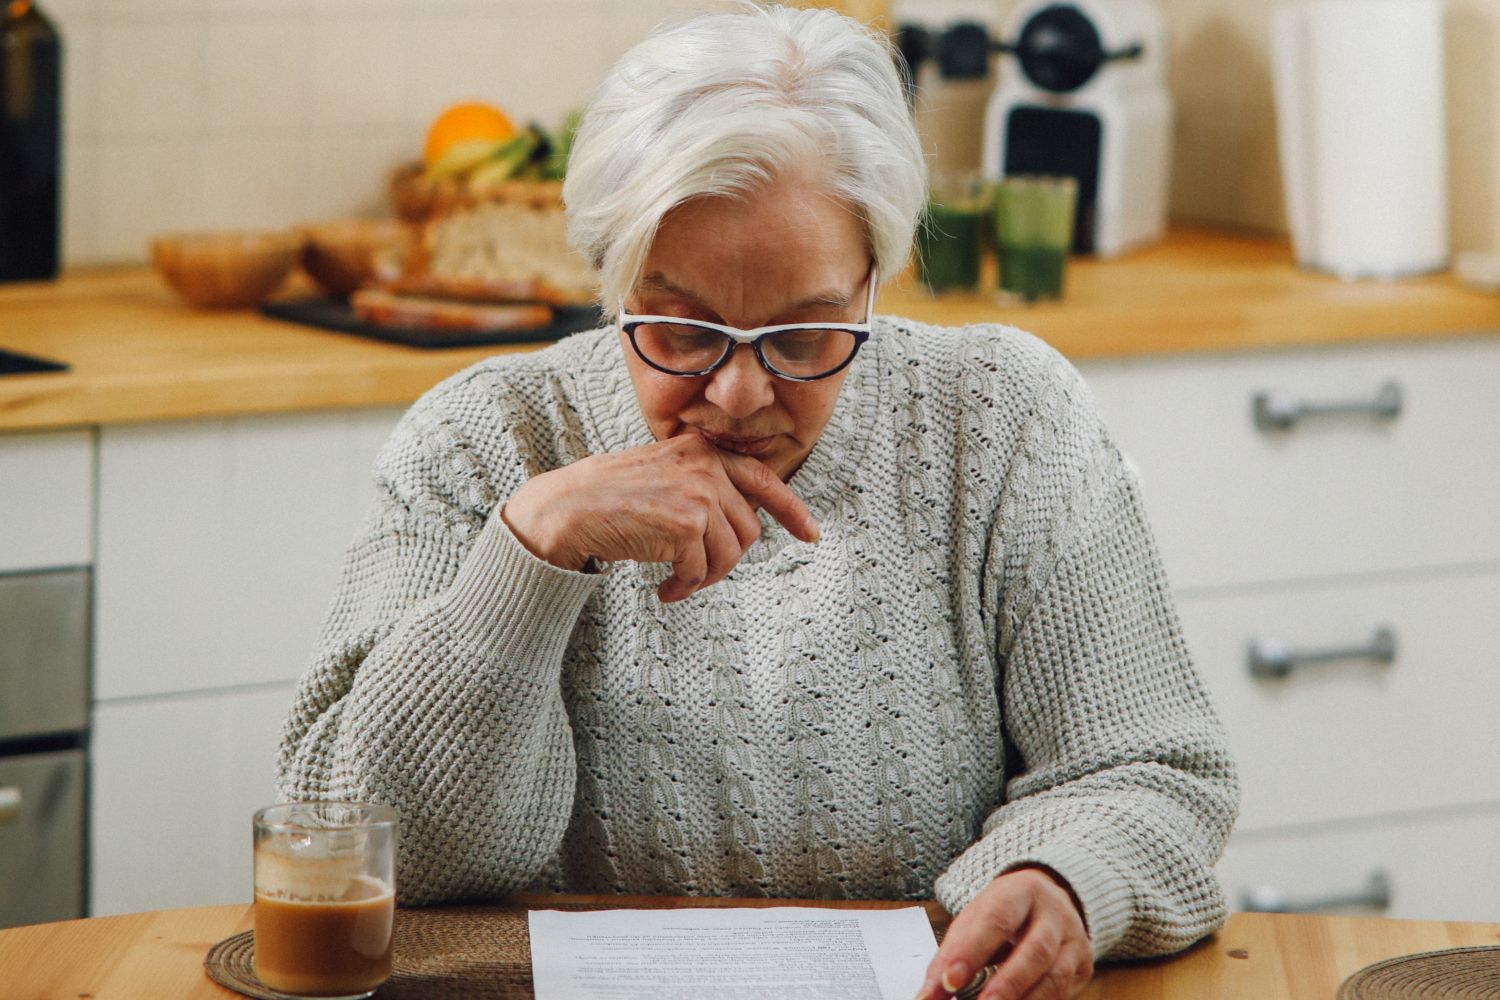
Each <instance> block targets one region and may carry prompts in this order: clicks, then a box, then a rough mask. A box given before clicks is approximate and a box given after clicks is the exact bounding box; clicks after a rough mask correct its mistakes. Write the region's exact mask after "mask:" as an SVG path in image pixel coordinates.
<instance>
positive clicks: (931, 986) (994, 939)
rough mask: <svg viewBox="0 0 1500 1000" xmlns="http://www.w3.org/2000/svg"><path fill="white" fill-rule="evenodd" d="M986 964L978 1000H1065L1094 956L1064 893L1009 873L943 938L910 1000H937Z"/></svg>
mask: <svg viewBox="0 0 1500 1000" xmlns="http://www.w3.org/2000/svg"><path fill="white" fill-rule="evenodd" d="M986 965H995V966H997V967H998V968H997V970H996V971H995V974H994V975H992V976H990V978H989V981H988V982H987V983H985V985H984V990H983V992H981V993H980V994H979V996H980V1000H1071V998H1073V997H1075V996H1077V995H1078V994H1079V993H1080V992H1082V991H1083V988H1084V987H1085V986H1087V985H1088V981H1089V978H1090V977H1091V976H1092V975H1093V974H1094V949H1093V943H1092V942H1091V941H1090V940H1089V935H1088V931H1087V929H1085V927H1084V923H1083V916H1082V914H1080V913H1079V910H1078V904H1077V903H1075V902H1074V901H1073V894H1072V892H1070V891H1069V890H1068V888H1067V886H1066V885H1065V884H1064V883H1063V882H1062V881H1061V880H1060V879H1058V878H1056V877H1055V876H1053V875H1052V874H1051V873H1050V872H1049V871H1047V870H1046V869H1042V868H1017V869H1016V870H1014V871H1010V872H1006V873H1005V874H1004V875H1001V876H999V877H998V878H996V879H995V880H994V881H993V882H991V883H990V884H989V885H988V886H986V887H985V888H984V889H983V891H981V892H980V893H979V895H977V896H975V897H974V900H973V901H972V902H971V903H969V905H968V906H965V907H964V908H963V910H962V911H961V912H960V913H959V914H958V916H957V917H954V918H953V924H952V925H951V926H950V927H949V928H948V933H947V934H945V935H944V936H943V944H942V947H940V948H939V949H938V953H937V955H936V956H935V957H934V958H933V960H932V964H931V965H929V966H928V967H927V978H926V979H924V980H923V982H922V988H921V990H919V991H918V993H917V1000H943V998H946V997H948V996H949V995H950V994H952V993H956V992H957V991H958V990H960V989H962V988H963V987H965V986H967V985H968V984H969V982H970V981H971V980H972V979H973V978H974V974H975V973H976V972H978V971H979V970H980V969H982V968H983V967H984V966H986Z"/></svg>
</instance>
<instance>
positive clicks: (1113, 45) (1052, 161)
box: [983, 0, 1172, 257]
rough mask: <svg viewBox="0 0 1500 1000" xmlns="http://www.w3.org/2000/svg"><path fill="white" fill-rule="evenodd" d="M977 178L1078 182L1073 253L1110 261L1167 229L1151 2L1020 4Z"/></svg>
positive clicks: (1160, 62) (1045, 0) (1159, 45)
mask: <svg viewBox="0 0 1500 1000" xmlns="http://www.w3.org/2000/svg"><path fill="white" fill-rule="evenodd" d="M992 47H993V48H996V49H998V50H999V52H1000V67H999V70H1000V72H999V80H998V83H997V85H996V88H995V92H994V94H993V96H992V97H991V98H990V101H989V104H988V106H987V110H986V114H985V134H984V142H983V155H984V172H985V174H986V175H987V176H989V177H994V178H999V177H1002V176H1005V175H1007V174H1060V175H1067V176H1071V177H1073V178H1075V179H1076V180H1077V182H1078V208H1077V212H1076V214H1075V216H1074V227H1073V251H1074V252H1075V253H1092V254H1097V255H1099V256H1102V257H1109V256H1113V255H1115V254H1118V253H1120V252H1121V251H1123V250H1125V249H1128V248H1129V247H1132V246H1136V245H1139V244H1143V243H1149V242H1152V241H1155V240H1157V239H1159V238H1160V237H1161V235H1162V233H1163V231H1164V230H1165V229H1166V220H1167V194H1168V191H1167V188H1168V183H1169V177H1170V167H1171V138H1172V99H1171V97H1170V95H1169V94H1168V93H1167V88H1166V48H1167V46H1166V30H1165V27H1164V26H1163V23H1162V17H1161V12H1160V11H1159V10H1158V9H1157V8H1156V6H1155V5H1154V4H1153V3H1152V2H1151V0H1026V2H1023V3H1020V4H1018V5H1017V6H1016V8H1015V9H1014V10H1013V11H1012V13H1011V15H1010V17H1009V18H1008V19H1007V21H1006V24H1005V27H1004V29H1003V32H1002V36H1001V39H1000V42H999V44H998V45H995V46H992Z"/></svg>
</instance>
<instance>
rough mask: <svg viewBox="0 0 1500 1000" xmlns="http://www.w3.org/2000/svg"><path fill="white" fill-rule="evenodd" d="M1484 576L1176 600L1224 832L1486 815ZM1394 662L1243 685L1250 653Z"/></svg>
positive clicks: (1493, 643) (1336, 664) (1489, 728)
mask: <svg viewBox="0 0 1500 1000" xmlns="http://www.w3.org/2000/svg"><path fill="white" fill-rule="evenodd" d="M1497 609H1500V573H1495V572H1490V573H1459V572H1450V573H1448V574H1445V575H1430V576H1429V575H1425V574H1424V575H1417V576H1412V577H1410V578H1406V579H1390V580H1372V581H1367V582H1361V583H1358V584H1345V585H1343V586H1338V585H1331V584H1330V585H1325V586H1283V587H1278V588H1275V589H1272V588H1257V589H1255V590H1253V591H1248V592H1243V593H1241V592H1233V593H1226V594H1221V595H1214V596H1204V595H1198V596H1193V597H1190V598H1186V599H1183V600H1181V601H1180V602H1179V604H1178V612H1179V614H1180V616H1181V619H1182V623H1183V634H1184V636H1185V638H1186V639H1187V643H1188V649H1189V650H1190V651H1191V652H1192V654H1193V658H1194V660H1195V662H1196V664H1197V665H1198V668H1199V670H1200V672H1201V673H1202V675H1203V678H1204V681H1205V682H1206V683H1207V684H1208V686H1209V689H1210V691H1211V692H1212V694H1213V696H1214V700H1215V703H1216V704H1217V706H1218V708H1219V711H1220V713H1221V715H1222V717H1223V719H1224V725H1225V728H1226V729H1227V730H1228V732H1229V739H1230V743H1231V744H1232V746H1233V748H1234V752H1235V757H1236V759H1237V760H1238V762H1239V766H1240V775H1241V781H1242V786H1243V803H1242V807H1241V812H1240V819H1239V824H1238V826H1239V829H1241V830H1247V831H1248V830H1256V829H1265V828H1269V827H1278V826H1285V825H1287V824H1307V823H1317V822H1323V821H1327V820H1334V819H1349V818H1354V817H1360V816H1372V815H1380V814H1393V813H1400V812H1403V811H1407V810H1412V809H1422V808H1440V807H1445V806H1451V805H1457V804H1461V803H1466V804H1476V805H1477V804H1483V803H1500V727H1497V726H1496V722H1495V720H1496V713H1497V711H1500V637H1497V635H1496V633H1495V628H1494V622H1495V617H1496V611H1497ZM1382 626H1384V627H1388V628H1389V629H1390V630H1391V634H1392V638H1393V640H1394V650H1395V655H1394V658H1393V659H1392V660H1391V661H1390V662H1382V661H1381V660H1380V659H1378V658H1372V657H1351V658H1343V659H1338V660H1334V661H1329V662H1322V663H1314V664H1310V665H1307V666H1305V667H1302V668H1299V669H1295V670H1293V671H1292V672H1291V673H1290V674H1288V675H1286V676H1282V677H1276V676H1259V677H1258V676H1253V675H1252V673H1251V670H1250V665H1249V660H1250V656H1249V649H1250V645H1251V643H1252V642H1257V641H1259V642H1265V641H1268V640H1269V641H1274V642H1277V643H1281V644H1284V645H1285V646H1287V647H1289V648H1290V649H1292V650H1293V651H1295V652H1297V653H1301V654H1306V653H1320V652H1333V651H1338V650H1341V649H1345V650H1347V649H1350V648H1353V647H1358V646H1361V645H1363V644H1366V643H1368V642H1369V641H1370V640H1371V639H1372V638H1373V637H1374V635H1375V632H1376V630H1377V629H1379V628H1380V627H1382Z"/></svg>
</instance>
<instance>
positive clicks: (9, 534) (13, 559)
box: [0, 431, 94, 573]
mask: <svg viewBox="0 0 1500 1000" xmlns="http://www.w3.org/2000/svg"><path fill="white" fill-rule="evenodd" d="M93 527H94V434H93V432H92V431H47V432H38V433H15V434H0V573H3V572H8V571H10V570H23V569H51V568H55V567H62V566H87V565H88V564H89V562H90V561H91V556H92V548H93V546H92V539H93V537H94V536H93Z"/></svg>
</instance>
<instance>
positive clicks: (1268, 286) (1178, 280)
mask: <svg viewBox="0 0 1500 1000" xmlns="http://www.w3.org/2000/svg"><path fill="white" fill-rule="evenodd" d="M992 285H993V281H992V280H989V281H987V282H986V286H985V287H986V288H988V287H992ZM877 310H878V311H880V312H884V313H894V314H899V315H906V316H911V317H913V318H916V319H920V320H925V321H928V322H933V323H943V324H949V325H961V324H964V323H971V322H980V321H986V322H1006V323H1012V324H1014V325H1016V326H1020V327H1022V328H1024V329H1027V330H1030V331H1032V332H1034V333H1036V334H1037V335H1039V336H1041V337H1042V338H1043V339H1045V340H1047V341H1049V342H1050V343H1052V344H1053V345H1054V346H1055V347H1057V348H1058V349H1059V350H1061V351H1062V352H1063V353H1064V354H1066V355H1068V356H1069V357H1072V358H1074V359H1088V358H1099V357H1128V356H1133V355H1143V354H1163V353H1185V352H1200V351H1253V350H1264V349H1269V348H1278V347H1295V346H1309V345H1317V344H1330V343H1348V342H1354V341H1374V340H1392V339H1414V338H1422V337H1452V336H1462V335H1474V334H1495V333H1500V295H1493V294H1486V293H1482V292H1477V291H1473V290H1470V289H1466V288H1464V287H1462V286H1461V285H1459V284H1458V283H1457V281H1456V280H1455V279H1454V278H1452V276H1450V275H1438V276H1432V277H1424V278H1415V279H1409V280H1403V281H1399V282H1390V283H1383V282H1358V283H1344V282H1340V281H1337V280H1335V279H1332V278H1328V277H1325V276H1321V275H1316V274H1310V273H1307V272H1305V271H1301V270H1299V269H1297V268H1296V267H1295V266H1294V265H1293V263H1292V260H1291V252H1290V250H1289V249H1288V248H1287V246H1286V245H1285V244H1284V243H1282V242H1279V241H1275V240H1268V239H1263V238H1256V237H1248V236H1235V235H1229V234H1225V233H1219V232H1211V231H1206V230H1197V229H1186V228H1179V229H1176V230H1174V231H1173V233H1172V235H1171V237H1170V238H1169V239H1168V240H1167V241H1166V242H1165V243H1163V244H1161V245H1159V246H1155V247H1151V248H1148V249H1144V250H1139V251H1135V252H1133V253H1130V254H1127V255H1126V256H1124V257H1121V258H1117V259H1115V260H1109V261H1098V260H1091V259H1084V258H1080V259H1075V260H1073V261H1071V262H1070V264H1069V272H1068V290H1067V298H1066V299H1065V300H1064V301H1062V302H1058V303H1039V304H1036V305H1032V306H1026V305H1022V304H1014V303H1003V302H999V301H997V300H996V298H995V296H993V295H991V294H976V295H956V296H945V297H940V298H933V297H930V296H928V295H926V294H925V293H924V292H923V291H922V290H921V288H920V286H919V285H917V284H916V283H915V281H913V280H912V279H910V278H907V279H904V280H903V281H901V282H898V283H896V284H895V285H893V286H892V287H890V288H888V289H887V290H886V292H885V293H884V294H883V295H882V296H881V299H880V302H879V304H878V306H877ZM0 348H8V349H10V350H13V351H19V352H22V353H25V354H34V355H40V356H43V357H48V358H52V359H56V360H60V361H64V362H67V363H69V364H70V365H71V366H72V369H71V370H70V371H68V372H62V373H49V374H37V375H10V376H3V377H0V430H18V429H28V428H49V427H70V426H87V425H93V424H107V423H126V422H135V421H151V420H170V419H182V418H194V417H214V416H226V415H233V414H247V413H271V412H280V411H290V410H312V409H328V408H339V407H360V406H380V405H400V404H405V403H408V402H410V401H412V400H413V399H415V398H416V397H417V396H418V395H419V394H421V392H422V391H423V390H425V389H427V388H428V387H430V386H432V385H433V384H434V383H436V382H438V381H440V380H441V379H443V378H444V377H446V376H447V375H449V374H451V373H453V372H455V371H458V370H459V369H460V368H463V367H465V366H467V365H469V364H471V363H473V362H475V361H477V360H479V359H480V358H483V357H485V356H487V355H489V354H492V353H496V352H497V351H504V350H529V349H532V347H530V346H521V347H512V348H494V347H481V348H462V349H446V350H432V351H428V350H421V349H417V348H410V347H403V346H399V345H394V344H385V343H380V342H376V341H370V340H363V339H359V338H355V337H350V336H346V335H343V334H336V333H325V332H321V331H317V330H313V329H310V328H307V327H302V326H295V325H292V324H287V323H282V322H279V321H276V320H271V319H266V318H264V317H261V316H259V315H258V314H256V313H253V312H202V311H194V310H191V309H188V308H186V307H185V306H182V305H181V304H179V303H178V302H177V300H176V299H175V298H174V297H173V296H172V295H171V293H170V292H168V291H167V289H166V288H165V286H163V285H162V284H161V282H160V281H159V280H158V279H157V278H156V276H155V275H153V274H152V273H151V272H150V271H148V270H145V269H129V270H115V271H93V272H80V273H77V274H70V275H67V276H65V277H64V278H62V279H61V280H60V281H57V282H53V283H43V284H19V285H10V286H0Z"/></svg>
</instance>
